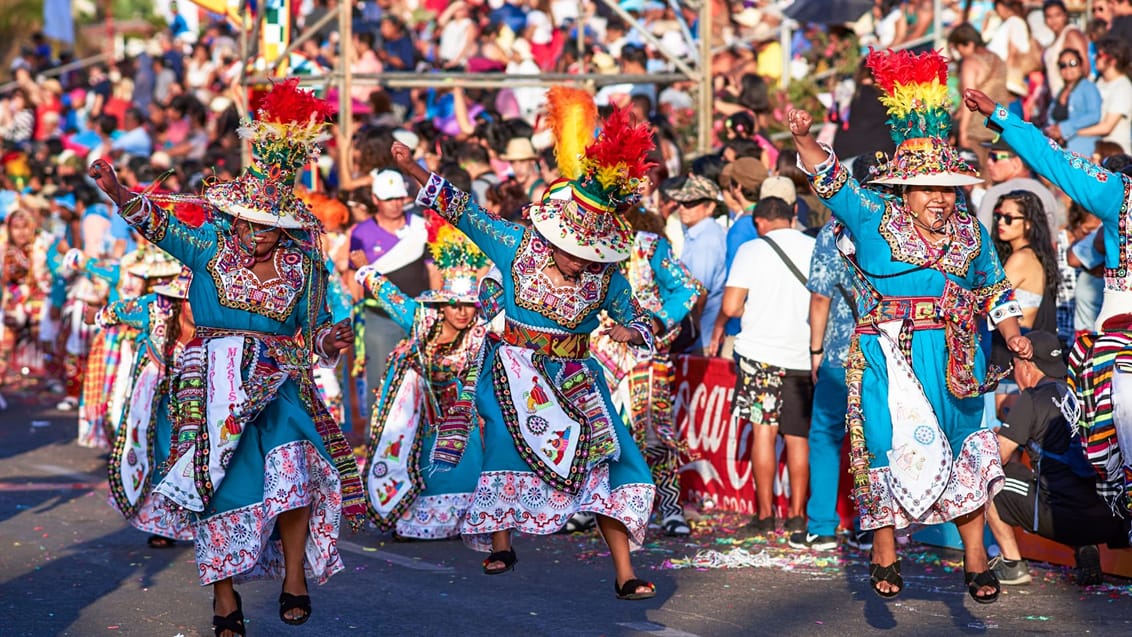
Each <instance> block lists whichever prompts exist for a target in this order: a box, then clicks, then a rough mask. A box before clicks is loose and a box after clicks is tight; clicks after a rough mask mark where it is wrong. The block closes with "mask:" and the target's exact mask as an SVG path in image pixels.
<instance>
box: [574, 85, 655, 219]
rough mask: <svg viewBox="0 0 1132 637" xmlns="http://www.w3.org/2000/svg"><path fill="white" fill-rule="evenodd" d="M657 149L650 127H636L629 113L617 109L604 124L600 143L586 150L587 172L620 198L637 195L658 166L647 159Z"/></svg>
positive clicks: (596, 142)
mask: <svg viewBox="0 0 1132 637" xmlns="http://www.w3.org/2000/svg"><path fill="white" fill-rule="evenodd" d="M655 147H656V146H655V145H654V144H653V141H652V129H651V128H650V127H649V125H648V124H638V125H636V126H634V125H633V123H632V121H631V115H630V113H629V111H628V110H627V109H622V108H616V107H615V108H614V109H613V113H612V114H610V116H609V117H607V118H606V119H605V121H604V122H602V127H601V132H600V133H599V134H598V138H597V140H596V141H595V142H594V143H593V144H590V146H589V147H588V148H586V168H587V172H589V173H591V174H592V175H593V176H594V177H595V178H596V179H597V182H598V185H600V186H601V189H602V190H604V191H607V192H610V193H613V194H614V195H615V196H616V198H618V199H622V198H624V197H627V196H630V195H633V194H635V193H636V192H637V191H638V190H639V188H640V185H641V179H642V178H643V177H644V176H645V175H646V174H647V173H648V171H649V169H650V168H652V167H653V166H654V165H655V164H653V163H651V162H649V161H648V160H647V159H646V158H647V157H648V154H649V153H650V152H652V150H653V149H654V148H655Z"/></svg>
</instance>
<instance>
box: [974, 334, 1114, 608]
mask: <svg viewBox="0 0 1132 637" xmlns="http://www.w3.org/2000/svg"><path fill="white" fill-rule="evenodd" d="M1029 337H1030V342H1031V343H1033V344H1034V354H1033V356H1032V357H1031V358H1030V359H1029V360H1023V359H1020V358H1015V359H1014V375H1015V379H1016V380H1017V382H1018V386H1019V387H1020V388H1021V389H1022V392H1021V393H1020V394H1019V395H1018V398H1017V400H1015V401H1014V403H1013V405H1012V406H1011V407H1010V410H1009V411H1008V412H1007V413H1006V414H1005V415H1004V416H1003V423H1002V427H1001V428H1000V429H999V430H998V445H999V453H1000V454H1001V456H1002V465H1003V469H1004V471H1005V473H1006V485H1005V487H1004V488H1003V490H1002V491H1001V492H999V494H998V495H996V496H995V498H994V500H993V501H992V502H991V505H990V507H989V511H990V514H989V515H988V516H987V523H988V525H989V526H990V529H991V533H992V534H994V538H995V541H997V542H998V545H999V548H1000V549H1001V550H1002V553H1001V555H999V556H998V557H995V558H994V559H993V560H991V562H990V567H991V570H993V571H994V573H995V575H996V576H997V577H998V581H999V582H1001V583H1003V584H1026V583H1028V582H1029V581H1030V579H1031V576H1030V573H1029V565H1028V564H1027V563H1026V560H1024V559H1022V554H1021V553H1020V552H1019V549H1018V542H1017V540H1016V539H1015V536H1014V527H1018V528H1021V529H1023V530H1025V531H1028V532H1030V533H1036V534H1038V535H1039V536H1041V537H1044V538H1046V539H1049V540H1053V541H1055V542H1059V543H1061V544H1066V545H1068V546H1071V547H1073V548H1074V553H1075V557H1076V561H1077V583H1078V584H1080V585H1081V586H1090V585H1095V584H1100V583H1102V581H1103V577H1102V574H1101V562H1100V552H1099V550H1098V549H1097V544H1099V543H1101V542H1107V543H1109V546H1113V547H1126V546H1128V522H1127V521H1126V520H1121V519H1120V518H1117V517H1114V516H1113V514H1112V512H1111V511H1109V508H1108V506H1106V505H1105V503H1104V501H1103V500H1101V498H1100V497H1099V496H1097V493H1096V490H1095V482H1094V479H1095V478H1096V474H1095V472H1094V470H1093V468H1092V466H1091V465H1090V464H1089V462H1088V460H1087V459H1086V458H1085V451H1084V449H1083V448H1082V447H1081V444H1080V442H1079V441H1078V440H1077V439H1076V437H1075V436H1074V435H1073V432H1072V426H1073V424H1075V423H1076V420H1077V417H1078V414H1079V407H1078V406H1077V399H1076V397H1075V396H1074V394H1073V391H1072V390H1071V389H1070V388H1069V386H1068V385H1066V383H1065V376H1066V373H1067V368H1066V365H1065V360H1064V359H1063V358H1062V353H1063V350H1062V345H1061V342H1060V341H1059V340H1058V339H1057V337H1056V336H1054V335H1053V334H1050V333H1049V332H1042V331H1035V332H1030V334H1029ZM1023 449H1024V450H1025V452H1026V454H1027V455H1028V456H1029V458H1030V464H1031V466H1032V467H1033V468H1032V469H1031V468H1029V467H1026V466H1025V465H1024V464H1022V463H1021V462H1012V461H1011V460H1012V458H1013V457H1014V455H1015V452H1016V451H1021V450H1023Z"/></svg>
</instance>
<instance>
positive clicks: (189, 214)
mask: <svg viewBox="0 0 1132 637" xmlns="http://www.w3.org/2000/svg"><path fill="white" fill-rule="evenodd" d="M173 215H174V216H175V217H177V218H178V219H180V220H181V221H184V222H185V223H186V224H188V225H189V226H191V227H193V228H199V227H201V226H202V225H204V222H205V221H208V220H209V219H208V211H207V209H206V208H205V207H204V206H202V205H201V204H200V203H199V202H196V201H183V202H178V203H175V204H174V205H173Z"/></svg>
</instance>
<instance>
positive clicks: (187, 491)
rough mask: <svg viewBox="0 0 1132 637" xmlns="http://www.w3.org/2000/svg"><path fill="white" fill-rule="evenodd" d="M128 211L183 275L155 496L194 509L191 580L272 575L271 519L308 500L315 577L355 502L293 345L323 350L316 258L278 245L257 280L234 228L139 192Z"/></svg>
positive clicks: (345, 466)
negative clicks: (179, 330)
mask: <svg viewBox="0 0 1132 637" xmlns="http://www.w3.org/2000/svg"><path fill="white" fill-rule="evenodd" d="M126 208H127V211H124V213H123V217H124V218H125V219H126V221H127V222H129V224H130V225H131V226H133V227H134V228H135V229H137V230H138V231H139V232H140V233H141V234H142V235H143V236H144V237H145V238H147V239H149V240H150V241H152V242H153V243H155V244H156V245H157V246H159V247H161V248H162V249H164V250H165V251H166V252H168V253H169V254H171V255H173V256H174V257H176V258H177V259H178V260H180V261H181V263H183V264H185V265H187V266H189V267H190V268H191V269H192V270H193V272H194V276H193V281H192V285H191V287H190V288H189V303H190V305H191V307H192V310H193V318H194V321H195V323H196V338H195V339H194V340H193V341H192V342H191V343H189V345H188V346H187V347H186V350H185V354H184V356H183V369H182V373H181V375H180V377H179V378H178V388H177V397H176V400H177V403H178V410H177V414H176V427H177V432H178V440H177V443H176V444H175V445H174V447H173V449H172V450H171V454H170V456H171V457H170V460H169V464H170V468H169V471H168V473H167V474H166V475H165V477H164V479H163V480H162V482H161V483H160V484H159V485H158V486H157V487H156V491H157V492H158V493H160V494H161V495H163V496H165V497H167V498H168V499H169V500H170V501H171V503H172V504H173V505H175V506H179V507H181V508H184V509H186V510H188V511H191V512H193V513H194V514H195V517H196V521H195V525H194V532H195V535H196V559H197V567H198V572H199V575H200V581H201V584H202V585H207V584H211V583H213V582H216V581H218V580H223V579H226V578H229V577H234V578H236V580H237V581H245V580H249V579H259V578H272V577H275V578H278V577H281V576H282V574H283V555H282V543H281V542H280V541H279V540H278V539H277V538H274V539H273V538H272V534H273V531H274V527H275V519H276V518H277V517H278V516H279V515H280V514H281V513H283V512H285V511H288V510H291V509H296V508H302V507H310V509H311V520H310V525H309V528H310V534H309V537H308V539H307V546H306V562H305V571H306V576H307V577H308V578H310V579H313V580H315V581H317V582H319V583H323V582H325V581H326V580H327V579H328V578H329V577H330V576H331V575H333V574H334V573H336V572H337V571H339V570H341V569H342V568H343V567H342V560H341V558H340V556H339V554H338V549H337V538H338V529H339V520H340V517H341V515H342V514H343V513H346V514H347V515H357V514H360V513H362V512H363V511H364V499H363V494H362V492H361V481H360V479H359V477H358V475H357V466H356V465H355V463H354V458H353V454H352V452H351V449H350V447H349V445H348V444H347V443H346V441H345V439H344V438H343V437H342V434H341V431H340V430H339V429H338V427H337V425H336V424H335V423H334V422H333V420H332V419H331V417H330V415H329V413H327V411H326V408H325V406H324V405H323V404H322V401H321V400H320V399H319V398H318V395H317V391H316V390H315V387H314V381H313V378H312V376H311V367H312V358H313V357H312V354H311V350H310V348H309V347H307V346H305V345H303V343H304V342H313V343H314V344H315V345H316V349H315V351H316V353H319V354H320V356H322V357H323V358H324V359H325V358H329V357H327V356H326V353H325V352H320V351H319V350H320V347H318V346H319V345H320V344H321V342H322V337H323V335H325V334H326V331H327V330H329V329H330V316H329V314H328V312H327V310H326V303H325V300H324V296H323V294H324V290H325V289H326V276H325V275H326V273H325V269H324V268H323V266H322V262H321V261H317V262H316V261H314V260H313V259H312V258H311V257H310V256H309V255H308V254H307V253H305V252H303V251H302V250H300V249H299V248H298V247H296V246H294V245H289V244H288V243H287V242H285V243H284V244H282V245H280V246H279V247H278V248H276V250H275V252H274V259H275V262H274V265H275V269H276V271H277V272H278V274H279V277H278V278H275V279H272V280H268V281H260V280H259V279H258V278H257V277H256V275H255V274H254V273H252V272H251V271H250V270H249V269H247V268H245V267H243V265H242V259H241V257H240V252H239V248H238V246H237V245H236V243H235V239H234V238H233V236H234V233H233V232H231V231H225V230H224V229H222V228H221V227H220V226H218V225H215V224H214V223H206V224H204V225H203V226H201V227H199V228H193V227H191V226H188V225H187V224H185V223H183V222H181V221H180V220H178V219H177V218H176V217H174V216H173V215H171V214H169V213H167V212H166V211H165V210H163V209H161V208H160V207H158V206H155V205H153V204H152V202H150V201H149V200H148V199H147V198H145V197H142V198H141V201H140V205H127V206H126ZM131 208H132V209H131ZM217 216H218V217H220V218H221V220H224V219H226V218H225V217H223V216H222V215H220V214H219V213H217ZM300 234H301V233H300Z"/></svg>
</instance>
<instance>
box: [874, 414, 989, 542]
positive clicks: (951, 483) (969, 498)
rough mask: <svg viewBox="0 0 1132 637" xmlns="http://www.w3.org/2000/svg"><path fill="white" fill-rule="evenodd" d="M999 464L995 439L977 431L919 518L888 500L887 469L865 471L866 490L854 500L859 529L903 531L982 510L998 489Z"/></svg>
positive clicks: (965, 442) (984, 432)
mask: <svg viewBox="0 0 1132 637" xmlns="http://www.w3.org/2000/svg"><path fill="white" fill-rule="evenodd" d="M1003 477H1004V476H1003V473H1002V462H1001V460H1000V459H999V455H998V440H997V439H996V438H995V433H994V432H993V431H989V430H982V431H977V432H975V433H973V434H971V435H970V436H968V437H967V439H966V440H964V441H963V445H962V448H961V450H960V452H959V454H958V455H957V456H956V458H955V462H954V463H953V464H952V466H951V477H950V478H949V479H948V481H947V486H946V487H945V488H944V490H943V494H942V495H940V497H939V499H938V500H936V502H935V504H933V505H932V507H931V508H930V509H928V511H927V513H925V514H924V515H923V516H921V517H920V518H913V517H912V516H911V515H909V514H908V512H907V511H905V510H904V508H903V507H901V506H900V505H899V504H898V503H897V502H896V500H895V498H893V497H892V492H891V486H890V484H889V469H888V467H878V468H874V469H869V471H868V482H869V486H870V490H869V491H868V492H867V496H866V497H858V500H857V509H858V510H859V511H860V512H861V528H862V529H865V530H872V529H879V528H881V527H884V526H895V527H896V528H897V529H904V528H907V527H909V526H911V525H912V524H941V523H943V522H947V521H948V520H954V519H955V518H957V517H960V516H963V515H966V514H968V513H970V512H972V511H977V510H979V509H982V508H983V507H984V506H985V505H986V503H987V500H988V499H990V498H993V497H994V496H995V494H997V493H998V492H999V491H1000V490H1001V489H1002V480H1003Z"/></svg>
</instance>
